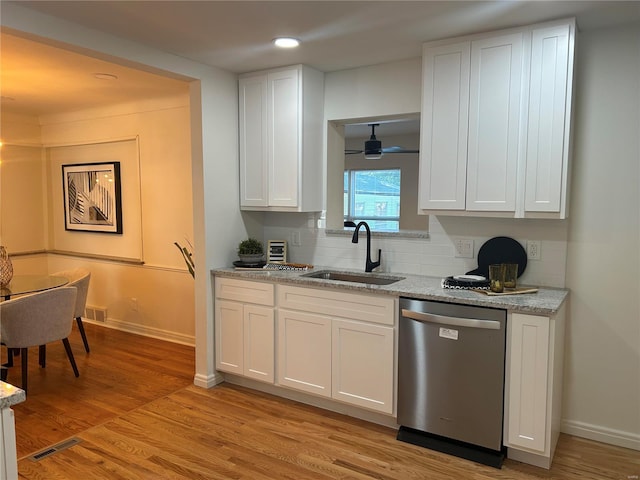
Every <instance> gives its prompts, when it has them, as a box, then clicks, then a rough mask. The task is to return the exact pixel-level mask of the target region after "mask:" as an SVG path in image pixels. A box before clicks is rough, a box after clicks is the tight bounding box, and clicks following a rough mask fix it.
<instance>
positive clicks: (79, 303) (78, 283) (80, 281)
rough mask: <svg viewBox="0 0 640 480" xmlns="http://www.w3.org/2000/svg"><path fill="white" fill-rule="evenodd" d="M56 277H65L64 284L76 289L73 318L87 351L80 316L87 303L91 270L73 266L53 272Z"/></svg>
mask: <svg viewBox="0 0 640 480" xmlns="http://www.w3.org/2000/svg"><path fill="white" fill-rule="evenodd" d="M52 275H54V276H56V277H66V278H68V279H69V283H68V284H67V285H65V286H67V287H76V288H77V289H78V296H77V297H76V307H75V310H74V312H73V318H75V319H76V323H77V324H78V330H79V331H80V335H81V336H82V343H84V349H85V350H86V352H87V353H89V342H88V341H87V334H86V333H85V332H84V325H83V324H82V316H83V315H84V309H85V307H86V305H87V294H88V293H89V280H91V272H90V271H89V270H87V269H86V268H75V269H73V270H64V271H61V272H56V273H53V274H52Z"/></svg>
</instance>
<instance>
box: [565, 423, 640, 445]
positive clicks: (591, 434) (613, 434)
mask: <svg viewBox="0 0 640 480" xmlns="http://www.w3.org/2000/svg"><path fill="white" fill-rule="evenodd" d="M560 431H561V432H562V433H568V434H569V435H575V436H576V437H582V438H587V439H589V440H595V441H596V442H602V443H608V444H610V445H616V446H618V447H625V448H630V449H632V450H640V435H638V434H636V433H633V432H625V431H623V430H615V429H613V428H606V427H602V426H600V425H592V424H589V423H584V422H578V421H575V420H563V421H562V424H561V426H560Z"/></svg>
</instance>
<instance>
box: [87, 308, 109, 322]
mask: <svg viewBox="0 0 640 480" xmlns="http://www.w3.org/2000/svg"><path fill="white" fill-rule="evenodd" d="M84 317H85V318H88V319H89V320H95V321H96V322H106V321H107V309H106V308H102V307H92V306H89V305H87V307H86V308H85V309H84Z"/></svg>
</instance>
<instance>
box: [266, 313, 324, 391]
mask: <svg viewBox="0 0 640 480" xmlns="http://www.w3.org/2000/svg"><path fill="white" fill-rule="evenodd" d="M278 384H280V385H284V386H287V387H291V388H295V389H297V390H302V391H304V392H308V393H314V394H316V395H321V396H323V397H331V319H330V318H328V317H325V316H323V315H315V314H311V313H306V312H297V311H292V310H284V309H280V310H279V311H278Z"/></svg>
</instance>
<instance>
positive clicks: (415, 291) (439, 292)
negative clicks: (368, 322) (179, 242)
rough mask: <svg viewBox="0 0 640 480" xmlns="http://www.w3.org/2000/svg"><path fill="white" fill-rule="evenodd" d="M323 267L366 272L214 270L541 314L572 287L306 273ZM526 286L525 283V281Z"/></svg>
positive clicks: (551, 311) (266, 279)
mask: <svg viewBox="0 0 640 480" xmlns="http://www.w3.org/2000/svg"><path fill="white" fill-rule="evenodd" d="M320 270H332V271H339V272H346V273H357V274H359V275H361V274H364V272H362V271H356V270H345V269H338V268H332V267H318V266H316V267H315V268H313V269H310V270H307V271H286V270H265V271H259V270H236V269H234V268H214V269H212V270H211V274H212V275H214V276H219V277H228V278H238V279H246V280H258V281H264V282H271V283H278V284H286V285H298V286H306V287H317V288H328V289H334V290H340V291H352V292H354V293H355V292H360V293H372V294H384V295H390V296H398V297H411V298H417V299H424V300H436V301H441V302H451V303H458V304H462V305H475V306H481V307H489V308H502V309H505V310H507V311H510V312H512V313H526V314H540V315H546V316H551V315H554V314H555V313H557V312H558V310H560V307H561V306H562V304H563V303H564V302H565V300H566V299H567V297H568V295H569V291H568V290H566V289H561V288H551V287H536V288H538V291H537V292H536V293H526V294H519V295H502V296H489V295H485V294H483V293H479V292H474V291H471V290H457V289H448V288H442V286H441V281H442V278H440V277H430V276H423V275H413V274H400V273H399V274H393V273H375V272H374V273H366V274H364V275H371V276H373V277H400V278H402V280H399V281H397V282H395V283H392V284H390V285H373V284H361V283H351V282H342V281H336V280H325V279H320V278H309V277H305V276H304V275H305V274H308V273H312V272H317V271H320ZM523 286H525V285H523Z"/></svg>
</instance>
